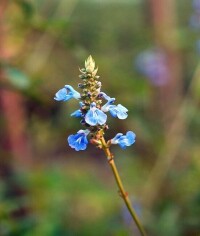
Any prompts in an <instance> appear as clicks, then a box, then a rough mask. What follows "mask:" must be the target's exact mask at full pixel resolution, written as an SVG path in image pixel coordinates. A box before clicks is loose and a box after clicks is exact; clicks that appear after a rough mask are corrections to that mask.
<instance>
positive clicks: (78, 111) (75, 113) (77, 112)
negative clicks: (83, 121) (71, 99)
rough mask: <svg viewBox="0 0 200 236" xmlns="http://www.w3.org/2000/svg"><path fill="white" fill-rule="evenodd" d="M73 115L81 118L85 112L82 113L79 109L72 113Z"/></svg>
mask: <svg viewBox="0 0 200 236" xmlns="http://www.w3.org/2000/svg"><path fill="white" fill-rule="evenodd" d="M71 116H74V117H77V118H79V117H82V116H83V114H82V112H81V110H80V109H79V110H76V111H75V112H73V113H72V114H71Z"/></svg>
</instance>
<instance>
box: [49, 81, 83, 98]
mask: <svg viewBox="0 0 200 236" xmlns="http://www.w3.org/2000/svg"><path fill="white" fill-rule="evenodd" d="M80 97H81V96H80V93H78V92H77V91H76V90H75V89H73V87H72V86H70V85H65V87H64V88H62V89H60V90H59V91H58V92H57V93H56V95H55V97H54V99H55V100H56V101H68V100H69V99H71V98H75V99H79V98H80Z"/></svg>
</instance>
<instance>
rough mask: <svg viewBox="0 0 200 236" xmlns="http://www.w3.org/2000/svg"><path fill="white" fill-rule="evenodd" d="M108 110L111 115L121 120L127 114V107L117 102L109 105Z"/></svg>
mask: <svg viewBox="0 0 200 236" xmlns="http://www.w3.org/2000/svg"><path fill="white" fill-rule="evenodd" d="M109 111H110V114H111V115H112V116H113V117H118V118H119V119H121V120H123V119H126V118H127V116H128V114H127V112H128V109H126V107H124V106H122V105H121V104H118V105H117V106H115V105H112V106H110V109H109Z"/></svg>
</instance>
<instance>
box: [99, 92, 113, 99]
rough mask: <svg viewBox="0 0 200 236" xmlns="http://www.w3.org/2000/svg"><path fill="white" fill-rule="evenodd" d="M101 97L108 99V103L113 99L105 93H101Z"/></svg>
mask: <svg viewBox="0 0 200 236" xmlns="http://www.w3.org/2000/svg"><path fill="white" fill-rule="evenodd" d="M100 96H101V97H103V98H104V99H106V100H107V101H109V100H110V99H111V97H109V96H108V95H107V94H105V93H104V92H100Z"/></svg>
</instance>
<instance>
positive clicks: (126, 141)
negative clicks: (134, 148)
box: [111, 131, 136, 149]
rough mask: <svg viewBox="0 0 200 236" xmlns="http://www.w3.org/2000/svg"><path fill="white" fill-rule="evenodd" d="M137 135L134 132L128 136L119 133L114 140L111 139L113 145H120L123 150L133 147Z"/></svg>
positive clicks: (130, 132) (127, 134)
mask: <svg viewBox="0 0 200 236" xmlns="http://www.w3.org/2000/svg"><path fill="white" fill-rule="evenodd" d="M135 138H136V135H135V133H133V132H132V131H128V132H127V133H126V135H123V134H122V133H118V134H117V135H116V136H115V137H114V138H113V139H111V143H112V144H119V146H120V147H121V148H122V149H125V148H126V147H128V146H131V145H132V144H133V143H135Z"/></svg>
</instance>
